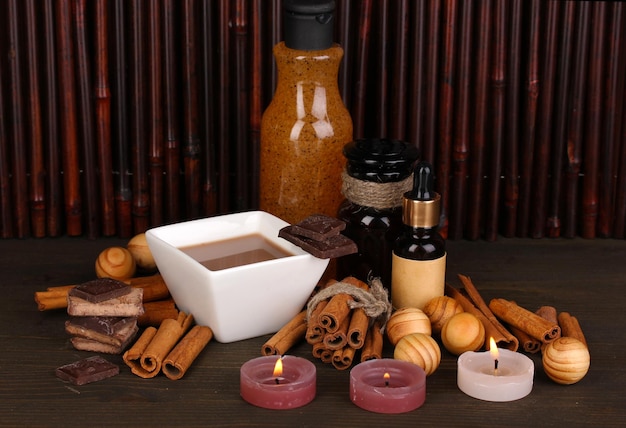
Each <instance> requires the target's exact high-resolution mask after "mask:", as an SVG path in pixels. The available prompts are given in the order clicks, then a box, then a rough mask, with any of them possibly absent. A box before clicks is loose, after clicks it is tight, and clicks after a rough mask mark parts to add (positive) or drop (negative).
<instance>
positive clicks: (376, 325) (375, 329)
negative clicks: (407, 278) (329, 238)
mask: <svg viewBox="0 0 626 428" xmlns="http://www.w3.org/2000/svg"><path fill="white" fill-rule="evenodd" d="M377 287H378V285H377ZM380 288H382V286H380ZM377 289H378V288H377ZM370 291H371V290H370V286H369V285H368V284H366V283H365V282H363V281H361V280H359V279H357V278H354V277H347V278H344V279H343V280H341V281H337V280H330V281H328V282H327V283H326V284H325V286H324V287H322V289H321V290H320V291H319V292H318V294H317V295H316V296H313V298H312V299H311V300H310V301H309V305H308V309H307V310H305V311H302V312H301V313H300V314H298V315H297V316H296V317H294V318H293V319H292V320H291V321H290V322H289V323H288V324H287V325H285V326H284V327H283V328H282V329H281V330H279V331H278V332H277V333H276V334H275V335H274V336H272V337H271V338H270V339H269V340H268V341H267V342H266V343H265V344H264V345H263V347H262V349H261V353H262V354H263V355H282V354H284V353H286V352H287V350H288V349H290V348H291V347H292V346H293V345H294V344H295V343H297V342H299V341H300V340H302V339H305V340H306V341H307V343H309V344H310V345H312V346H313V349H312V353H313V356H314V357H316V358H319V359H320V360H321V361H322V362H324V363H329V364H332V365H333V366H334V367H335V368H337V369H338V370H345V369H347V368H349V367H350V366H351V365H352V363H353V361H354V358H355V356H356V354H357V351H360V353H361V357H360V360H361V361H365V360H369V359H374V358H381V357H382V349H383V333H382V328H383V327H384V323H385V322H386V320H387V318H388V315H389V312H390V311H391V306H390V304H389V301H388V298H386V295H385V298H380V296H378V299H379V300H378V303H379V307H378V310H377V311H376V310H372V306H371V305H367V304H366V305H362V304H359V303H358V302H357V301H359V300H361V299H360V296H364V295H367V296H370V294H369V293H370ZM371 299H372V300H370V299H367V300H370V302H369V303H372V304H373V305H376V303H377V302H374V301H373V300H375V299H376V298H371ZM363 300H366V299H363ZM385 301H386V302H385Z"/></svg>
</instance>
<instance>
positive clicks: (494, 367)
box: [493, 359, 498, 376]
mask: <svg viewBox="0 0 626 428" xmlns="http://www.w3.org/2000/svg"><path fill="white" fill-rule="evenodd" d="M493 375H494V376H497V375H498V360H497V359H495V360H494V362H493Z"/></svg>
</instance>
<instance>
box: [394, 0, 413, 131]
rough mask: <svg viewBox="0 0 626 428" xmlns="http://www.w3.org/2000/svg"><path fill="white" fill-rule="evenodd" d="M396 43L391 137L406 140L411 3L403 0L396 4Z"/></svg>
mask: <svg viewBox="0 0 626 428" xmlns="http://www.w3.org/2000/svg"><path fill="white" fill-rule="evenodd" d="M394 21H395V24H396V25H395V43H394V54H393V79H391V94H390V95H391V96H390V102H389V104H390V105H391V115H390V118H389V137H391V138H395V139H397V140H405V135H406V99H407V75H408V44H409V3H408V0H401V1H399V2H398V3H397V4H396V13H395V20H394Z"/></svg>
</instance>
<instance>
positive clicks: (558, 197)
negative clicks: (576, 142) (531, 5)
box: [546, 2, 576, 238]
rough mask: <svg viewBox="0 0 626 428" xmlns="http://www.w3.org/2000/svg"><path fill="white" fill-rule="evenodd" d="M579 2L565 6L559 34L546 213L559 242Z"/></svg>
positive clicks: (552, 231) (551, 231) (548, 233)
mask: <svg viewBox="0 0 626 428" xmlns="http://www.w3.org/2000/svg"><path fill="white" fill-rule="evenodd" d="M575 9H576V2H566V3H565V5H564V10H563V17H562V18H561V21H562V23H563V26H562V30H561V32H560V38H559V39H560V40H559V46H560V47H559V54H558V71H557V74H558V76H559V78H558V79H557V81H556V89H555V91H556V94H555V100H554V102H555V106H554V113H555V117H554V124H553V129H554V131H553V150H552V161H551V171H552V185H551V187H550V199H549V207H548V213H547V216H548V218H547V231H546V234H547V236H549V237H551V238H557V237H559V236H561V202H562V199H563V198H562V187H563V185H562V182H563V160H564V157H565V147H566V139H567V119H568V116H569V115H568V104H569V95H570V91H569V90H570V81H571V75H572V73H571V72H570V64H571V57H572V48H573V39H572V36H573V31H574V24H575Z"/></svg>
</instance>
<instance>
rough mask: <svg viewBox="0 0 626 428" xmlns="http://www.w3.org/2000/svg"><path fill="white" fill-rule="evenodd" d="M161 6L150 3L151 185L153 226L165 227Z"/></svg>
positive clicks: (149, 131)
mask: <svg viewBox="0 0 626 428" xmlns="http://www.w3.org/2000/svg"><path fill="white" fill-rule="evenodd" d="M161 53H162V31H161V5H160V3H159V2H156V1H151V2H149V3H148V88H149V89H148V98H149V99H150V103H149V111H150V114H149V116H148V120H147V122H148V141H149V144H148V169H149V172H150V174H149V177H150V178H149V182H150V186H149V187H150V225H152V226H158V225H161V224H163V222H164V216H163V207H164V202H163V196H164V191H163V171H164V165H163V164H164V160H163V158H164V156H163V138H164V137H163V104H164V103H163V91H162V88H163V78H162V76H163V69H162V64H163V60H162V54H161Z"/></svg>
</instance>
